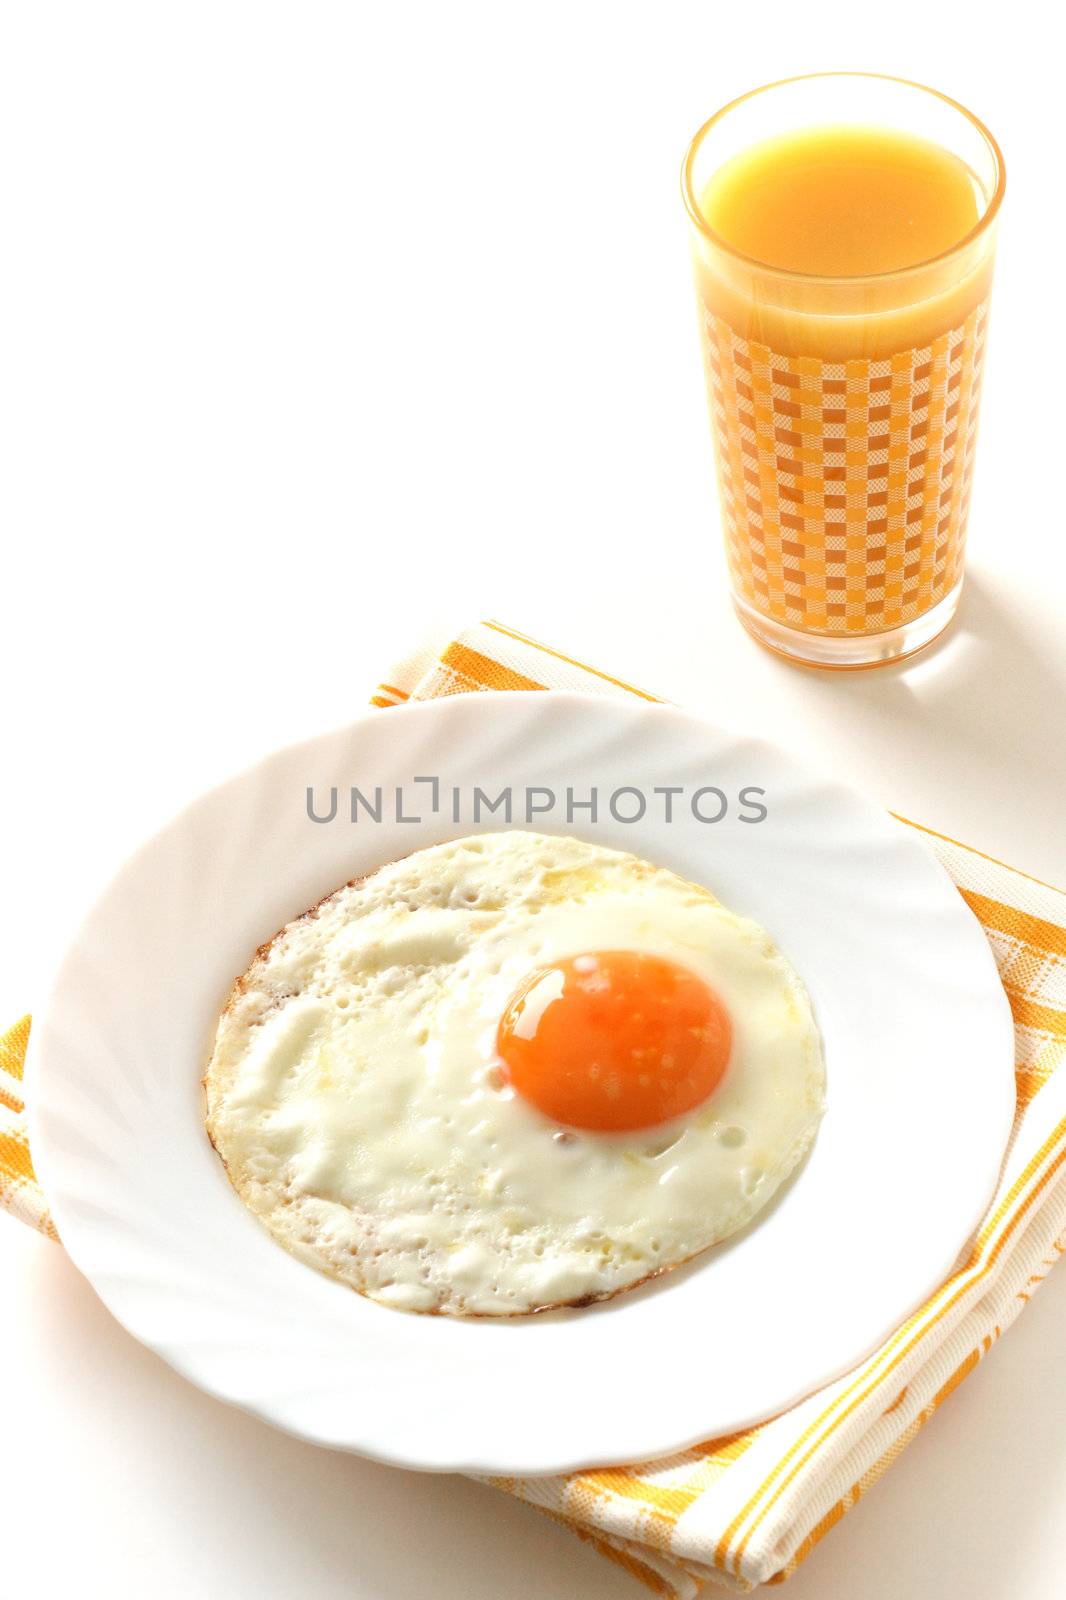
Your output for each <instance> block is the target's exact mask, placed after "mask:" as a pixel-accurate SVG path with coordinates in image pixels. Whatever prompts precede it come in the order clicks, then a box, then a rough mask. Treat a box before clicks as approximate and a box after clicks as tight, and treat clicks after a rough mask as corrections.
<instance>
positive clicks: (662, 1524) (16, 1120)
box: [0, 622, 1066, 1600]
mask: <svg viewBox="0 0 1066 1600" xmlns="http://www.w3.org/2000/svg"><path fill="white" fill-rule="evenodd" d="M494 689H530V690H537V689H539V690H547V689H582V690H586V691H590V690H591V691H595V692H599V693H603V694H637V695H640V696H641V698H643V699H646V700H652V699H654V698H655V696H654V695H647V694H644V693H643V692H642V691H641V690H639V689H634V688H633V687H632V686H630V685H629V684H625V683H621V682H620V681H619V680H618V679H616V678H611V677H609V676H608V675H607V674H606V673H603V672H598V671H596V670H595V669H594V668H591V667H587V666H583V665H582V664H581V663H580V662H578V661H575V660H573V659H572V658H571V657H569V656H565V655H561V654H560V653H559V652H558V651H556V650H551V649H549V648H548V647H547V646H546V645H541V644H537V643H536V642H535V641H533V640H531V639H527V638H524V637H523V636H522V635H521V634H518V633H515V632H514V631H513V630H511V629H509V628H505V627H503V626H502V625H501V624H499V623H496V622H485V623H480V624H478V625H477V626H475V627H473V628H470V629H468V630H467V631H465V632H464V633H462V634H459V635H458V636H457V637H455V638H452V639H449V640H447V641H445V642H444V643H443V644H442V645H441V647H440V648H427V649H426V650H424V651H421V652H419V653H418V654H416V655H414V656H411V657H409V658H408V659H407V660H405V661H404V662H402V663H401V664H400V666H398V667H397V668H396V669H395V670H394V671H393V673H392V674H391V676H390V679H389V681H388V682H387V683H382V684H381V685H380V686H379V688H378V690H377V692H376V693H375V694H374V696H373V697H372V698H373V704H374V705H377V706H394V705H399V704H401V703H403V702H404V701H407V700H429V699H433V698H435V697H436V696H438V695H447V694H466V693H471V692H484V691H491V690H494ZM909 825H910V826H915V825H914V824H909ZM921 831H922V832H923V833H924V834H925V835H926V837H927V838H928V840H929V843H930V845H931V848H932V849H933V850H934V851H935V853H936V855H937V856H938V858H939V859H940V861H941V862H942V863H943V865H944V867H945V868H946V869H947V871H948V872H949V874H950V875H951V877H952V879H953V880H954V882H955V883H956V884H957V886H958V889H959V892H960V893H961V894H962V896H963V898H964V899H965V901H966V903H967V904H968V905H969V906H970V908H971V910H972V911H973V912H974V915H975V916H976V917H977V918H978V919H979V921H980V922H981V925H982V927H983V928H984V930H985V933H986V934H987V935H988V940H989V943H990V944H991V946H992V949H993V951H994V953H995V956H996V960H997V962H998V965H999V971H1000V975H1001V977H1002V980H1003V986H1004V988H1005V990H1006V992H1007V995H1008V996H1009V998H1010V1003H1011V1007H1012V1009H1013V1012H1014V1020H1015V1037H1016V1073H1017V1087H1018V1109H1017V1114H1016V1117H1015V1123H1014V1131H1013V1134H1012V1138H1011V1144H1010V1148H1009V1152H1008V1156H1007V1160H1006V1164H1005V1166H1004V1170H1003V1174H1002V1177H1001V1179H1000V1184H999V1188H998V1190H997V1192H996V1195H995V1197H994V1199H993V1201H992V1204H991V1205H990V1207H989V1209H988V1213H987V1215H986V1217H985V1219H984V1221H983V1223H982V1224H981V1226H980V1228H979V1229H978V1231H977V1233H976V1235H975V1236H974V1238H973V1240H972V1241H971V1243H970V1244H969V1245H968V1246H967V1248H966V1250H965V1251H964V1252H963V1254H962V1256H961V1257H960V1258H959V1261H958V1262H957V1264H956V1266H955V1268H954V1270H953V1271H952V1273H951V1276H950V1277H949V1278H948V1279H947V1281H946V1282H945V1283H944V1284H943V1285H942V1286H941V1288H940V1289H938V1290H937V1292H936V1293H935V1294H934V1295H933V1296H931V1298H930V1299H929V1300H928V1302H927V1303H926V1304H925V1305H923V1306H922V1307H921V1309H920V1310H919V1311H917V1312H916V1313H915V1314H914V1315H913V1316H911V1317H909V1318H908V1319H907V1321H906V1322H904V1323H903V1324H902V1326H901V1327H899V1328H898V1329H897V1330H896V1331H895V1333H893V1335H892V1336H891V1338H889V1339H887V1340H886V1341H885V1343H884V1344H883V1345H882V1346H881V1348H880V1349H879V1350H878V1351H877V1352H876V1353H875V1354H874V1355H873V1356H871V1357H870V1358H869V1359H868V1360H866V1361H864V1362H863V1363H862V1364H861V1365H860V1366H859V1367H857V1368H856V1369H855V1370H854V1371H853V1372H851V1373H849V1374H848V1375H847V1376H846V1377H844V1378H841V1379H840V1380H838V1381H837V1382H836V1383H833V1384H830V1385H829V1386H828V1388H825V1389H822V1390H820V1391H819V1392H818V1393H817V1394H815V1395H812V1396H811V1398H810V1399H808V1400H805V1401H804V1402H802V1404H800V1405H797V1406H794V1407H793V1408H792V1409H791V1410H790V1411H787V1412H784V1413H783V1414H782V1415H780V1416H778V1417H776V1418H774V1419H773V1420H771V1421H770V1422H765V1423H763V1424H762V1425H761V1426H759V1427H756V1428H751V1429H748V1430H747V1431H746V1432H743V1433H738V1434H732V1435H730V1436H729V1437H728V1438H721V1439H708V1440H707V1441H705V1442H704V1443H703V1444H700V1445H697V1446H695V1447H694V1448H693V1449H691V1450H685V1451H683V1452H682V1453H681V1454H680V1455H675V1456H671V1457H669V1458H668V1459H666V1460H657V1461H642V1462H636V1463H634V1464H633V1465H632V1466H628V1467H614V1468H611V1469H609V1470H605V1471H600V1472H578V1473H574V1474H572V1475H569V1476H564V1477H556V1478H506V1479H499V1478H494V1479H491V1480H488V1481H490V1482H492V1483H493V1484H494V1485H495V1486H496V1487H497V1488H500V1489H504V1490H506V1491H507V1493H509V1494H512V1495H516V1496H518V1498H519V1499H522V1500H525V1501H527V1502H528V1503H529V1504H530V1505H533V1506H535V1507H537V1508H538V1509H539V1510H541V1511H544V1512H546V1513H547V1514H548V1515H549V1516H553V1517H555V1518H557V1519H558V1520H560V1521H562V1522H564V1523H565V1524H566V1525H567V1526H568V1527H570V1528H572V1529H573V1531H574V1532H575V1533H577V1534H579V1535H580V1536H581V1537H582V1538H584V1539H587V1540H590V1541H591V1542H592V1543H593V1544H594V1545H595V1546H596V1547H597V1548H598V1549H599V1550H601V1551H602V1552H603V1554H604V1555H606V1556H609V1557H610V1558H611V1559H612V1560H614V1561H616V1562H618V1563H619V1564H620V1565H621V1566H623V1567H625V1568H626V1569H627V1570H628V1571H629V1572H631V1573H633V1574H634V1575H635V1576H636V1577H637V1578H639V1579H640V1580H642V1581H643V1583H644V1584H646V1586H647V1587H648V1588H649V1589H651V1590H652V1591H653V1592H654V1593H655V1594H661V1595H668V1596H674V1597H676V1600H688V1597H690V1596H692V1595H694V1594H696V1592H697V1590H698V1589H699V1588H700V1587H701V1585H702V1584H703V1583H705V1582H715V1583H718V1584H721V1585H724V1586H726V1587H728V1588H731V1589H736V1590H741V1591H746V1590H749V1589H752V1588H754V1587H755V1586H756V1585H757V1584H760V1583H776V1582H780V1581H782V1580H783V1579H784V1578H787V1577H788V1576H789V1574H790V1573H792V1572H794V1571H795V1569H796V1567H797V1566H798V1565H799V1563H800V1562H801V1561H802V1560H803V1559H804V1558H805V1557H806V1556H807V1555H808V1554H809V1553H810V1551H811V1550H812V1549H813V1548H814V1546H815V1545H816V1544H817V1543H818V1541H819V1540H820V1539H821V1538H822V1536H823V1534H825V1533H827V1532H828V1531H829V1529H830V1528H832V1527H833V1525H834V1523H836V1522H839V1520H840V1518H841V1517H842V1516H843V1515H844V1513H845V1512H846V1511H847V1510H848V1509H849V1508H850V1507H851V1506H853V1505H854V1504H855V1502H856V1501H857V1500H858V1499H859V1498H860V1497H861V1496H862V1495H863V1494H865V1493H866V1491H867V1489H869V1488H870V1486H871V1485H872V1484H874V1483H876V1481H877V1479H878V1478H879V1477H880V1475H881V1473H882V1472H884V1470H885V1468H886V1467H888V1466H890V1465H891V1463H892V1462H893V1461H894V1460H895V1459H896V1457H897V1456H898V1455H899V1453H900V1451H901V1450H902V1449H903V1448H904V1446H905V1445H906V1444H907V1443H908V1442H909V1441H910V1440H911V1439H912V1438H913V1437H914V1435H915V1434H916V1433H917V1432H918V1430H919V1428H921V1427H922V1426H923V1424H924V1423H926V1422H927V1421H928V1420H929V1418H930V1417H931V1416H932V1415H933V1413H934V1411H936V1409H937V1407H938V1406H939V1405H940V1403H941V1402H942V1401H943V1400H945V1399H946V1398H947V1396H948V1395H949V1394H950V1393H951V1391H952V1390H953V1389H954V1388H955V1386H956V1385H957V1384H959V1383H961V1382H962V1380H963V1379H964V1378H965V1377H966V1376H967V1374H968V1373H969V1372H971V1371H972V1370H973V1368H974V1367H975V1366H976V1365H977V1363H978V1361H980V1359H981V1357H982V1356H983V1355H984V1354H985V1353H986V1352H987V1351H988V1350H989V1349H990V1348H991V1346H992V1344H993V1342H994V1341H995V1340H996V1339H998V1338H999V1336H1000V1334H1001V1333H1002V1332H1003V1331H1004V1330H1005V1329H1006V1328H1008V1327H1009V1326H1010V1324H1011V1323H1012V1322H1013V1321H1014V1318H1015V1317H1016V1316H1017V1315H1018V1313H1019V1312H1020V1311H1021V1310H1022V1308H1023V1306H1024V1305H1025V1304H1026V1302H1027V1301H1028V1300H1029V1298H1030V1297H1031V1295H1032V1294H1033V1292H1034V1290H1035V1289H1036V1287H1037V1285H1038V1284H1039V1283H1040V1282H1041V1280H1042V1279H1043V1278H1044V1277H1045V1275H1046V1274H1047V1272H1048V1271H1049V1269H1050V1268H1051V1267H1052V1266H1053V1265H1054V1263H1055V1261H1056V1260H1057V1259H1058V1257H1059V1256H1060V1255H1061V1254H1062V1252H1063V1250H1064V1248H1066V1066H1064V1065H1063V1062H1064V1058H1066V894H1062V893H1060V892H1059V891H1058V890H1056V889H1052V888H1049V887H1048V886H1047V885H1045V884H1042V883H1038V882H1037V881H1036V880H1035V879H1033V878H1028V877H1025V876H1024V875H1023V874H1022V873H1020V872H1015V871H1014V870H1012V869H1011V868H1010V867H1006V866H1003V865H1002V864H1001V863H1000V862H998V861H993V860H991V859H990V858H989V857H988V856H983V855H981V854H980V853H979V852H978V851H976V850H970V849H968V848H967V847H966V846H964V845H960V844H956V843H954V842H953V841H952V840H950V839H945V838H943V837H942V836H941V835H939V834H934V833H930V832H929V831H928V830H927V829H923V830H921ZM28 1038H29V1018H28V1017H27V1018H24V1019H23V1021H22V1022H20V1023H18V1024H16V1026H15V1027H14V1028H12V1029H11V1030H10V1032H9V1033H8V1034H7V1035H6V1036H5V1037H4V1038H3V1040H2V1041H0V1205H3V1206H4V1207H6V1209H8V1210H9V1211H11V1212H12V1213H13V1214H14V1215H16V1216H18V1217H20V1218H21V1219H22V1220H23V1221H25V1222H28V1223H30V1224H31V1225H32V1226H34V1227H37V1228H40V1229H41V1231H42V1232H44V1233H48V1234H50V1235H51V1236H52V1237H53V1238H54V1237H55V1229H54V1227H53V1226H52V1223H51V1219H50V1217H49V1214H48V1207H47V1204H46V1202H45V1199H44V1197H43V1195H42V1194H41V1191H40V1189H39V1188H38V1186H37V1183H36V1181H35V1179H34V1175H33V1167H32V1164H31V1161H30V1152H29V1147H28V1145H27V1141H26V1131H25V1123H24V1120H23V1110H22V1094H21V1078H22V1060H23V1057H24V1055H25V1050H26V1042H27V1040H28ZM1056 1069H1059V1070H1056Z"/></svg>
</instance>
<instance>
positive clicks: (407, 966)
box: [205, 832, 825, 1316]
mask: <svg viewBox="0 0 1066 1600" xmlns="http://www.w3.org/2000/svg"><path fill="white" fill-rule="evenodd" d="M618 949H625V950H633V951H640V952H647V953H649V954H654V955H658V956H663V957H666V958H668V959H670V960H673V961H676V962H678V963H680V964H682V965H684V966H686V967H688V968H689V969H690V970H692V971H693V972H695V973H697V974H698V975H700V976H702V977H703V978H704V979H705V980H706V981H707V982H708V983H709V984H710V985H711V986H712V987H713V988H714V989H715V990H716V991H717V993H718V995H719V996H720V997H721V999H722V1000H723V1001H724V1003H725V1006H726V1008H727V1010H728V1011H729V1013H730V1016H731V1019H732V1023H733V1046H732V1052H731V1056H730V1061H729V1066H728V1068H727V1071H726V1074H725V1077H724V1079H723V1081H722V1083H721V1084H720V1085H719V1087H718V1088H717V1089H716V1091H715V1092H714V1093H713V1094H712V1095H711V1097H710V1098H709V1099H708V1100H707V1101H706V1102H705V1103H704V1104H703V1105H702V1106H699V1107H697V1108H696V1109H695V1110H694V1111H692V1112H689V1113H688V1114H687V1115H686V1116H684V1117H682V1118H679V1119H677V1121H675V1122H672V1123H669V1124H663V1125H660V1126H658V1127H656V1128H653V1129H649V1130H647V1131H646V1132H641V1133H636V1134H625V1135H604V1134H594V1133H588V1132H581V1131H579V1130H576V1129H567V1128H563V1127H561V1126H560V1125H559V1124H558V1123H555V1122H554V1121H552V1120H551V1119H550V1118H548V1117H546V1116H544V1115H543V1114H542V1113H541V1112H539V1111H538V1110H536V1109H535V1108H534V1107H533V1106H532V1105H530V1104H529V1103H527V1102H526V1101H524V1100H523V1099H522V1098H521V1097H520V1096H518V1095H516V1094H515V1093H514V1092H513V1090H512V1089H511V1088H510V1087H509V1085H508V1084H507V1081H506V1075H505V1074H504V1073H503V1072H502V1071H501V1067H500V1063H499V1061H498V1060H497V1057H496V1052H495V1034H496V1027H497V1024H498V1021H499V1018H500V1015H501V1013H502V1012H503V1010H504V1008H505V1006H506V1004H507V1001H508V999H509V998H510V996H511V994H512V993H513V991H514V990H515V989H516V987H517V986H518V984H519V983H520V982H521V981H522V980H523V979H524V978H526V976H527V975H528V974H529V973H530V971H531V970H533V969H534V968H535V967H537V966H540V965H543V964H544V963H547V962H551V961H553V960H556V959H560V958H563V957H566V956H572V955H578V954H582V953H584V952H595V951H597V950H618ZM824 1076H825V1075H824V1068H823V1063H822V1052H821V1044H820V1040H819V1035H818V1030H817V1027H816V1025H815V1021H814V1017H813V1014H812V1011H811V1006H810V1002H809V1000H808V997H807V994H806V991H805V989H804V987H803V985H802V983H801V982H800V980H799V978H798V977H797V975H796V973H795V972H794V971H793V969H792V968H791V966H790V965H789V963H788V962H787V961H786V960H785V959H784V958H783V957H782V956H781V955H780V954H779V953H778V952H777V951H776V950H775V949H774V947H773V945H772V944H771V942H770V940H769V938H768V936H767V935H766V933H765V932H764V931H763V930H762V929H761V928H759V927H758V926H757V925H756V924H755V923H753V922H750V921H748V920H746V919H744V918H741V917H738V916H736V915H735V914H734V913H733V912H731V911H728V910H727V909H726V908H725V907H724V906H722V905H721V904H720V903H719V902H718V901H717V900H716V899H715V898H714V897H713V895H711V894H709V893H708V891H706V890H705V889H702V888H699V887H697V886H695V885H693V884H690V883H687V882H685V881H684V880H683V879H682V878H679V877H677V876H676V875H675V874H673V873H670V872H667V871H665V870H662V869H659V868H656V867H652V866H650V865H649V864H648V863H646V862H643V861H640V860H638V859H637V858H636V857H634V856H630V855H625V854H622V853H620V852H618V851H614V850H607V849H604V848H602V847H600V846H597V845H592V844H589V843H586V842H583V841H581V840H578V839H572V838H549V837H546V836H544V835H539V834H535V833H524V832H506V833H497V834H481V835H479V836H476V837H473V838H469V839H460V840H456V841H453V842H451V843H448V844H444V845H439V846H436V847H434V848H431V849H428V850H421V851H418V852H417V853H416V854H414V855H411V856H408V857H406V858H405V859H404V860H402V861H398V862H395V863H392V864H391V865H389V866H386V867H383V868H381V869H380V870H379V871H378V872H376V873H374V874H372V875H371V876H370V877H369V878H366V879H364V880H362V881H359V882H355V883H352V884H350V885H348V886H346V887H345V888H343V889H341V890H339V891H338V892H337V893H336V894H334V895H332V896H330V898H329V899H327V900H325V901H324V902H323V903H322V904H321V905H319V906H317V907H316V908H315V909H314V910H312V911H311V912H308V913H307V914H306V915H305V916H303V917H301V918H299V919H298V920H297V921H295V922H293V923H290V924H289V925H288V926H287V927H286V928H284V929H283V930H282V931H281V933H280V934H278V935H277V937H276V938H275V939H274V940H273V942H272V943H271V944H270V945H269V946H267V947H266V948H265V949H264V950H262V951H261V952H260V953H259V954H258V955H257V957H256V959H255V961H254V962H253V963H252V965H251V967H250V968H249V970H248V972H247V973H246V974H245V975H244V976H243V977H242V978H241V979H240V980H238V983H237V985H236V987H235V989H234V992H233V994H232V996H231V998H230V1001H229V1004H228V1005H227V1008H226V1010H225V1012H224V1013H223V1015H222V1018H221V1019H220V1022H219V1025H218V1031H217V1036H216V1039H215V1044H214V1049H213V1052H212V1056H211V1060H210V1064H209V1066H208V1069H207V1073H206V1077H205V1083H206V1086H207V1096H208V1118H207V1125H208V1131H209V1133H210V1136H211V1139H212V1141H213V1142H214V1144H215V1146H216V1148H217V1149H218V1151H219V1153H220V1155H221V1156H222V1158H223V1160H224V1162H225V1164H226V1168H227V1171H228V1173H229V1176H230V1179H231V1181H232V1182H233V1184H234V1186H235V1188H236V1190H237V1192H238V1193H239V1194H240V1196H241V1198H242V1199H243V1200H244V1201H245V1202H246V1204H247V1205H248V1206H249V1207H250V1208H251V1209H252V1211H253V1212H254V1213H255V1214H256V1216H258V1217H259V1219H260V1220H261V1221H262V1222H263V1223H264V1224H265V1226H266V1227H267V1228H268V1229H269V1230H270V1232H271V1233H272V1234H273V1236H274V1237H275V1238H276V1239H277V1240H278V1241H279V1242H280V1243H281V1244H283V1245H284V1246H285V1247H286V1248H287V1249H289V1250H291V1251H292V1252H293V1253H295V1254H296V1255H298V1256H300V1257H301V1258H302V1259H303V1260H305V1261H307V1262H309V1263H310V1264H312V1265H314V1266H316V1267H318V1268H319V1269H320V1270H322V1271H324V1272H327V1273H330V1274H332V1275H333V1276H334V1277H337V1278H339V1279H341V1280H342V1281H343V1282H344V1283H347V1284H349V1285H351V1287H353V1288H355V1289H357V1290H359V1291H360V1292H362V1293H364V1294H367V1295H369V1296H371V1297H372V1298H374V1299H376V1300H379V1301H382V1302H384V1303H385V1304H388V1305H392V1306H396V1307H400V1308H403V1309H405V1310H408V1311H423V1312H444V1313H448V1314H452V1315H483V1316H498V1315H514V1314H516V1313H522V1312H529V1311H533V1310H536V1309H539V1308H543V1307H546V1306H553V1305H560V1304H573V1303H576V1302H585V1301H588V1300H592V1299H598V1298H601V1297H604V1296H607V1295H612V1294H615V1293H617V1292H618V1291H619V1290H621V1289H624V1288H626V1287H628V1286H631V1285H632V1284H634V1283H637V1282H639V1281H640V1280H642V1279H643V1278H646V1277H647V1276H649V1275H650V1274H652V1273H657V1272H661V1271H663V1270H665V1269H666V1268H667V1267H670V1266H675V1265H677V1264H678V1263H680V1262H682V1261H684V1260H686V1259H688V1258H689V1257H690V1256H692V1255H694V1254H696V1253H697V1252H699V1251H702V1250H705V1249H706V1248H708V1246H710V1245H712V1244H714V1243H716V1242H717V1241H718V1240H720V1239H722V1238H724V1237H726V1236H727V1235H728V1234H730V1233H732V1232H734V1231H735V1230H736V1229H737V1228H739V1227H741V1226H742V1225H743V1224H744V1223H746V1222H747V1221H748V1220H749V1219H750V1218H751V1217H752V1216H754V1214H755V1213H756V1212H757V1211H759V1210H760V1209H761V1208H762V1207H763V1206H765V1205H766V1203H767V1201H768V1200H769V1199H770V1198H771V1196H772V1195H773V1194H774V1192H775V1191H776V1190H777V1189H778V1187H779V1186H780V1184H781V1183H782V1182H783V1181H784V1179H785V1178H786V1177H787V1176H788V1175H789V1173H790V1172H791V1171H792V1170H793V1169H794V1168H795V1166H796V1165H797V1163H798V1162H799V1161H800V1160H801V1158H802V1156H803V1155H804V1153H805V1152H806V1150H807V1149H808V1147H809V1145H810V1143H811V1141H812V1140H813V1138H814V1135H815V1132H816V1130H817V1126H818V1122H819V1118H820V1116H821V1114H822V1109H823V1093H824Z"/></svg>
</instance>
